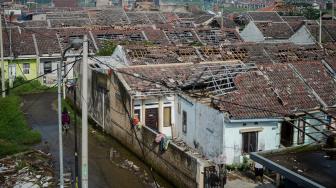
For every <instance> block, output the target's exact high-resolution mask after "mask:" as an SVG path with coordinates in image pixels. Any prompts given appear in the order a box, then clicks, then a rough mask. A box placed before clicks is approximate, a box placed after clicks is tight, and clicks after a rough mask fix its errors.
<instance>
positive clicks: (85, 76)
mask: <svg viewBox="0 0 336 188" xmlns="http://www.w3.org/2000/svg"><path fill="white" fill-rule="evenodd" d="M82 71H83V73H82V96H83V99H82V176H81V177H82V187H83V188H88V109H87V102H88V96H87V93H88V38H87V35H84V41H83V63H82Z"/></svg>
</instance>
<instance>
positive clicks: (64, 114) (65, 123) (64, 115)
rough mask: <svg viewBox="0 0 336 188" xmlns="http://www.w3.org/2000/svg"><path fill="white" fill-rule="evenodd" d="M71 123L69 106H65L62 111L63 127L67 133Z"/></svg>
mask: <svg viewBox="0 0 336 188" xmlns="http://www.w3.org/2000/svg"><path fill="white" fill-rule="evenodd" d="M69 125H70V116H69V113H68V110H67V108H66V107H64V108H63V112H62V128H63V132H65V134H67V133H68V129H69Z"/></svg>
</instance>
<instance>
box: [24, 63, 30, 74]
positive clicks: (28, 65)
mask: <svg viewBox="0 0 336 188" xmlns="http://www.w3.org/2000/svg"><path fill="white" fill-rule="evenodd" d="M29 69H30V64H29V63H24V64H23V74H29Z"/></svg>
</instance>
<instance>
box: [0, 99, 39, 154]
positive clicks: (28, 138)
mask: <svg viewBox="0 0 336 188" xmlns="http://www.w3.org/2000/svg"><path fill="white" fill-rule="evenodd" d="M20 103H21V99H20V97H18V96H8V97H6V98H1V99H0V117H1V118H0V138H1V139H0V157H2V156H4V155H9V154H13V153H16V152H19V151H23V150H25V149H27V148H29V146H30V145H32V144H35V143H38V142H40V141H41V135H40V133H39V132H37V131H34V130H31V129H30V128H29V127H28V125H27V122H26V120H25V117H24V115H23V112H22V111H21V109H20Z"/></svg>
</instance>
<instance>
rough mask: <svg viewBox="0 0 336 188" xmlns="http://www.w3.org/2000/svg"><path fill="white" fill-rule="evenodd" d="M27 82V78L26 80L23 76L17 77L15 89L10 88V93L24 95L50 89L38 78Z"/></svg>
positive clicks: (14, 84)
mask: <svg viewBox="0 0 336 188" xmlns="http://www.w3.org/2000/svg"><path fill="white" fill-rule="evenodd" d="M25 82H26V80H24V79H23V78H21V77H18V78H16V79H15V81H14V83H13V87H14V89H9V91H8V93H9V94H10V95H24V94H28V93H38V92H42V91H45V90H47V89H49V88H48V87H47V86H44V85H41V83H40V82H39V81H38V80H33V81H31V82H29V83H25ZM19 85H20V86H19ZM16 86H18V87H16ZM7 88H8V86H7ZM50 89H51V88H50Z"/></svg>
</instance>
